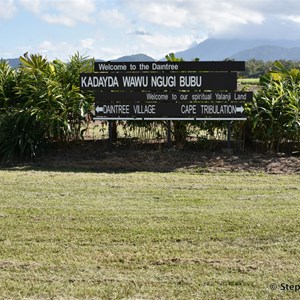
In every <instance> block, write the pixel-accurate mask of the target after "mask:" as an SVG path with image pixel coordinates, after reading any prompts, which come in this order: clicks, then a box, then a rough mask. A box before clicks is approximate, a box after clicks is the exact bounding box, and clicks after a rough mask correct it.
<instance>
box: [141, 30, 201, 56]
mask: <svg viewBox="0 0 300 300" xmlns="http://www.w3.org/2000/svg"><path fill="white" fill-rule="evenodd" d="M139 39H140V42H139V47H140V48H141V49H142V50H143V52H144V53H146V54H149V55H151V56H153V57H154V58H157V59H160V58H162V57H164V56H165V55H166V54H168V53H169V52H177V51H180V50H184V49H187V48H188V47H189V46H190V45H191V44H193V42H194V41H195V39H194V37H193V36H190V35H176V36H172V35H165V34H152V35H142V36H140V37H139Z"/></svg>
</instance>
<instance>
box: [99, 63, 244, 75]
mask: <svg viewBox="0 0 300 300" xmlns="http://www.w3.org/2000/svg"><path fill="white" fill-rule="evenodd" d="M244 70H245V62H244V61H182V62H161V61H160V62H148V61H147V62H142V61H140V62H95V64H94V71H95V72H123V73H124V72H149V71H155V72H157V71H159V72H162V71H163V72H172V71H175V72H176V71H177V72H178V71H244Z"/></svg>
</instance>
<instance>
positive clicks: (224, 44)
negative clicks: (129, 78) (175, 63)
mask: <svg viewBox="0 0 300 300" xmlns="http://www.w3.org/2000/svg"><path fill="white" fill-rule="evenodd" d="M175 55H176V57H182V58H183V59H184V60H193V59H195V58H196V57H197V58H199V59H200V60H204V61H205V60H224V59H235V60H246V61H247V60H250V59H253V58H254V59H257V60H264V61H269V60H277V59H285V60H297V61H298V60H299V61H300V40H238V39H234V40H225V39H207V40H205V41H203V42H201V43H199V44H198V45H196V46H195V47H192V48H189V49H186V50H184V51H180V52H177V53H175Z"/></svg>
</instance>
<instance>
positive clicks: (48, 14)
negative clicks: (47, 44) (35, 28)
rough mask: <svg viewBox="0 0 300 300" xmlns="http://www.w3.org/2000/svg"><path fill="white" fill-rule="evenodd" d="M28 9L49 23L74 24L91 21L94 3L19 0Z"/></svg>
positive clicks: (73, 0) (61, 0) (84, 0)
mask: <svg viewBox="0 0 300 300" xmlns="http://www.w3.org/2000/svg"><path fill="white" fill-rule="evenodd" d="M19 1H20V4H21V5H22V6H23V7H24V8H25V9H26V10H28V11H30V12H32V13H34V14H36V15H37V16H39V17H40V18H41V19H42V20H44V21H46V22H48V23H50V24H61V25H65V26H74V25H75V24H76V23H78V22H85V23H93V22H94V20H93V17H92V15H93V13H94V12H95V10H96V5H95V2H94V1H93V0H72V1H70V0H60V1H58V0H43V1H41V0H19Z"/></svg>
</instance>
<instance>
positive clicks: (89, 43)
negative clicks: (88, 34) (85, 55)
mask: <svg viewBox="0 0 300 300" xmlns="http://www.w3.org/2000/svg"><path fill="white" fill-rule="evenodd" d="M95 43H96V41H95V40H94V39H91V38H89V39H84V40H81V41H80V47H81V48H83V49H89V50H93V49H94V48H95Z"/></svg>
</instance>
